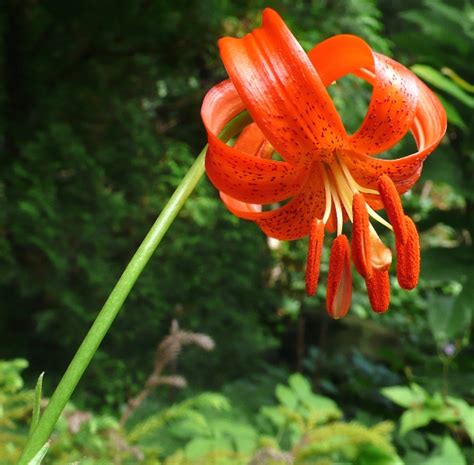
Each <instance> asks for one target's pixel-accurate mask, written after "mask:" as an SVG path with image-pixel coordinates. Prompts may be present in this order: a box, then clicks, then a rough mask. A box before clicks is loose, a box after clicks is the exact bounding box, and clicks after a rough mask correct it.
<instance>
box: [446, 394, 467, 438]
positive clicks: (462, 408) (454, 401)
mask: <svg viewBox="0 0 474 465" xmlns="http://www.w3.org/2000/svg"><path fill="white" fill-rule="evenodd" d="M447 401H448V404H449V405H452V406H453V407H454V408H455V409H456V410H457V411H458V414H459V418H460V419H461V423H462V425H463V427H464V429H465V430H466V433H467V434H468V436H469V438H470V439H471V441H473V442H474V407H471V406H470V405H469V404H468V403H467V402H466V401H465V400H463V399H458V398H456V397H448V398H447Z"/></svg>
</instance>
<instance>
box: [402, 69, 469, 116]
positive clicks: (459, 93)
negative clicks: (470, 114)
mask: <svg viewBox="0 0 474 465" xmlns="http://www.w3.org/2000/svg"><path fill="white" fill-rule="evenodd" d="M411 70H412V71H413V72H414V73H415V74H417V75H418V76H420V77H421V79H423V80H424V81H426V82H427V83H428V84H431V85H433V86H435V87H437V88H438V89H440V90H442V91H444V92H446V93H447V94H449V95H451V96H452V97H454V98H456V99H457V100H459V101H460V102H462V103H464V105H467V106H468V107H469V108H474V98H473V97H471V96H470V95H468V94H466V92H464V91H463V90H462V89H461V88H460V87H459V86H458V85H457V84H455V83H454V82H453V81H451V79H448V78H447V77H446V76H443V75H442V74H441V73H440V72H439V71H438V70H436V69H434V68H432V67H431V66H428V65H419V64H417V65H413V66H412V67H411Z"/></svg>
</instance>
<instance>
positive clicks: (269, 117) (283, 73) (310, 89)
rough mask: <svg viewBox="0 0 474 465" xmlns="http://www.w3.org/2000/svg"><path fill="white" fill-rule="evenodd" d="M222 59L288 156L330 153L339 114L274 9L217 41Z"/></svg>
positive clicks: (340, 133) (340, 131)
mask: <svg viewBox="0 0 474 465" xmlns="http://www.w3.org/2000/svg"><path fill="white" fill-rule="evenodd" d="M219 47H220V51H221V56H222V60H223V62H224V65H225V67H226V69H227V72H228V73H229V76H230V78H231V80H232V82H233V83H234V85H235V87H236V89H237V91H238V93H239V95H240V97H241V98H242V100H243V102H244V103H245V106H246V108H247V110H248V111H249V112H250V114H251V115H252V117H253V119H254V121H255V122H256V123H257V125H258V126H259V128H260V129H261V130H262V132H263V133H264V134H265V136H266V138H267V139H268V140H269V141H270V143H271V144H272V145H273V146H274V147H275V149H276V151H277V152H278V153H279V154H280V155H281V156H282V157H283V158H284V159H285V160H286V161H288V162H290V163H299V162H300V161H301V160H302V159H305V158H306V157H309V158H312V159H313V160H317V159H323V158H325V157H328V158H330V157H331V156H332V154H333V152H334V150H336V149H340V148H341V147H342V146H343V145H344V144H345V141H346V135H345V131H344V127H343V125H342V122H341V119H340V117H339V115H338V113H337V111H336V108H335V106H334V104H333V102H332V100H331V99H330V97H329V95H328V93H327V91H326V88H325V87H324V85H323V83H322V82H321V79H320V78H319V76H318V74H317V73H316V71H315V69H314V67H313V65H312V64H311V62H310V61H309V58H308V56H307V55H306V53H305V52H304V50H303V49H302V48H301V46H300V45H299V43H298V42H297V41H296V39H295V38H294V36H293V35H292V34H291V32H290V31H289V29H288V28H287V27H286V25H285V23H284V22H283V21H282V19H281V18H280V17H279V16H278V14H277V13H276V12H275V11H273V10H271V9H269V8H267V9H266V10H265V11H264V13H263V22H262V27H261V28H259V29H255V30H254V31H253V32H252V33H250V34H247V35H246V36H245V37H243V38H242V39H233V38H229V37H226V38H224V39H221V40H220V41H219Z"/></svg>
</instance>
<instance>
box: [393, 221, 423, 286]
mask: <svg viewBox="0 0 474 465" xmlns="http://www.w3.org/2000/svg"><path fill="white" fill-rule="evenodd" d="M405 223H406V228H407V236H408V237H407V241H406V243H405V244H402V243H401V242H400V241H395V244H396V247H397V280H398V283H399V284H400V287H401V288H402V289H407V290H411V289H414V288H415V287H416V285H417V284H418V278H419V276H420V238H419V236H418V231H417V230H416V226H415V223H414V222H413V220H412V219H411V218H410V217H408V216H405Z"/></svg>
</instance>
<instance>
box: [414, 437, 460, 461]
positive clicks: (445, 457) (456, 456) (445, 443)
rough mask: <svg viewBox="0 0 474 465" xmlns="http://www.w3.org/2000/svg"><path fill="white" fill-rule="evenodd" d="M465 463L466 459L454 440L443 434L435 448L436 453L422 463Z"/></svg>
mask: <svg viewBox="0 0 474 465" xmlns="http://www.w3.org/2000/svg"><path fill="white" fill-rule="evenodd" d="M448 464H449V465H467V464H466V459H465V458H464V455H463V453H462V451H461V449H460V448H459V446H458V445H457V444H456V442H454V440H453V439H452V438H451V437H449V436H445V437H444V438H443V440H442V442H441V445H440V447H439V448H438V449H437V453H435V455H434V456H433V457H431V458H429V459H428V460H427V461H426V462H423V465H448Z"/></svg>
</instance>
